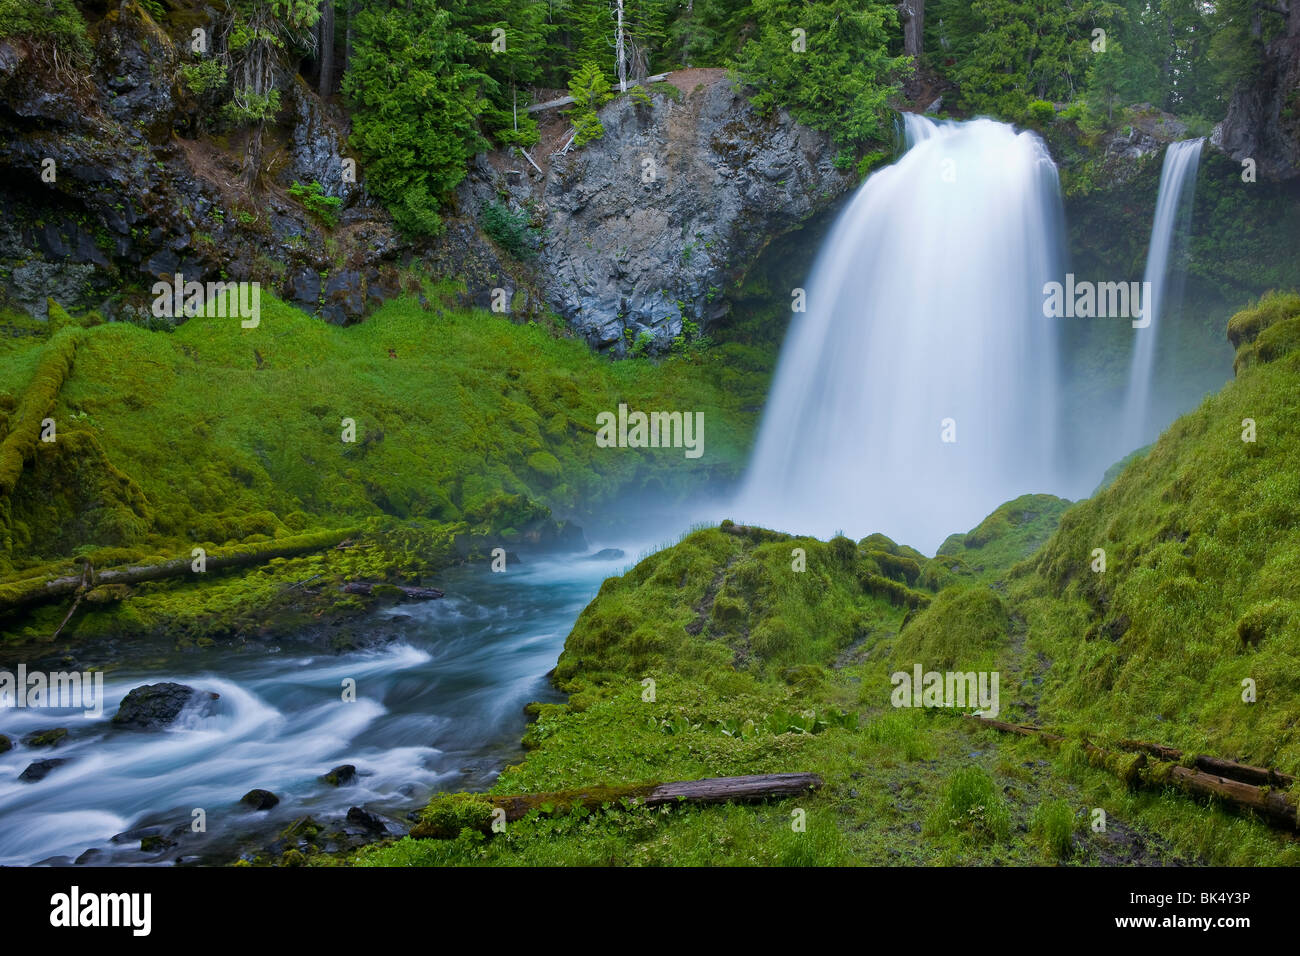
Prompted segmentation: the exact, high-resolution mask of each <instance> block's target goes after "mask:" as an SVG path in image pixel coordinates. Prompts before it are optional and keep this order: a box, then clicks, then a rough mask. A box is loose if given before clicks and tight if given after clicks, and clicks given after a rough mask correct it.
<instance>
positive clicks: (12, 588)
mask: <svg viewBox="0 0 1300 956" xmlns="http://www.w3.org/2000/svg"><path fill="white" fill-rule="evenodd" d="M353 534H355V531H354V529H351V528H346V529H339V530H335V531H317V532H313V533H312V534H302V535H294V536H293V537H291V538H277V539H275V540H272V541H259V542H256V543H254V544H240V545H235V546H233V547H230V548H223V549H222V550H220V551H213V552H210V553H209V554H208V555H207V556H206V557H205V568H206V570H207V571H221V570H225V569H227V568H238V567H244V566H246V565H250V564H261V563H263V562H265V561H270V560H271V559H272V558H286V557H290V556H292V555H295V554H302V553H304V552H308V551H321V550H324V549H325V548H329V547H332V546H334V545H336V544H338V543H339V542H340V541H343V540H344V539H345V538H348V537H349V536H351V535H353ZM193 560H194V559H193V558H192V557H191V556H190V555H186V556H185V557H181V558H172V559H170V560H167V561H157V562H154V563H151V564H136V565H127V566H125V567H119V568H109V569H106V570H104V571H96V572H92V573H91V574H90V575H89V580H87V575H86V574H84V573H82V574H69V575H65V576H63V577H57V578H48V577H43V576H37V577H32V578H24V579H21V580H18V581H10V582H8V583H5V584H0V612H3V611H11V610H14V609H15V608H20V607H25V606H27V605H30V604H40V603H43V602H46V601H53V600H57V599H58V598H63V597H68V596H70V595H75V594H77V593H79V592H82V591H85V590H89V589H90V588H94V587H99V586H101V585H105V584H140V583H142V582H144V581H157V580H160V579H162V578H172V577H180V576H182V575H193V576H197V575H198V573H199V572H195V571H194V570H193Z"/></svg>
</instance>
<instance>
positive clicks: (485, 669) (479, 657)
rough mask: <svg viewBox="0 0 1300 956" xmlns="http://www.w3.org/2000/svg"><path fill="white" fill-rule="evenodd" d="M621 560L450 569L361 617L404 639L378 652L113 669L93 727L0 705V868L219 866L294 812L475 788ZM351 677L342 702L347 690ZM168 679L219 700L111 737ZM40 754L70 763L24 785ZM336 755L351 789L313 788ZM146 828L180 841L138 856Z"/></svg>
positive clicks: (513, 746) (404, 802)
mask: <svg viewBox="0 0 1300 956" xmlns="http://www.w3.org/2000/svg"><path fill="white" fill-rule="evenodd" d="M626 564H627V561H626V560H624V559H622V558H614V559H610V560H604V559H592V558H589V557H588V558H584V557H581V556H566V558H565V559H563V560H556V559H553V558H538V559H537V560H532V559H528V560H527V561H526V563H525V564H523V565H521V566H519V567H513V566H512V568H511V569H510V571H509V572H508V573H506V574H492V573H490V572H489V571H488V570H487V568H486V567H484V566H483V565H474V566H466V567H463V568H456V569H452V570H450V571H447V572H444V573H443V574H442V575H440V577H439V585H440V586H441V587H444V588H445V589H446V590H447V597H446V598H444V599H442V600H440V601H433V602H430V603H428V604H421V605H398V606H396V607H395V608H393V609H392V610H391V611H388V612H379V613H377V614H376V615H375V616H374V617H373V618H372V619H371V620H372V621H373V622H374V626H376V627H377V628H380V629H382V630H384V631H389V632H391V631H393V630H398V632H399V633H401V634H402V637H401V639H400V640H399V641H397V642H394V643H389V644H385V645H383V646H382V647H378V648H374V649H367V650H357V651H350V652H347V653H343V654H333V653H328V652H322V651H321V650H320V649H319V648H317V647H314V646H302V647H297V648H290V647H285V648H280V647H268V648H264V649H257V650H255V651H252V652H250V649H241V648H234V649H231V650H215V649H214V650H211V651H208V652H206V653H205V654H204V655H203V658H202V660H203V664H202V666H201V669H191V667H187V666H186V665H187V662H188V660H189V659H188V658H186V657H183V656H182V657H178V658H176V659H174V660H172V661H168V662H166V663H164V664H163V665H162V666H161V667H151V668H149V669H147V670H145V669H141V670H133V669H124V670H121V671H114V672H112V673H111V674H110V676H109V677H108V679H107V680H106V681H105V687H104V690H105V700H104V713H103V715H102V717H99V718H97V719H96V718H88V717H86V716H85V715H84V714H83V712H82V711H81V710H63V709H57V710H56V709H47V708H38V709H21V710H19V709H12V708H3V709H0V721H2V723H0V730H3V732H4V733H6V734H7V735H8V736H9V737H10V738H11V739H12V740H13V742H14V745H15V746H14V748H13V749H12V750H10V751H8V752H7V753H5V754H2V755H0V822H2V823H3V825H2V826H0V866H8V865H24V864H31V863H36V862H40V861H48V862H51V863H70V862H72V861H73V860H75V859H78V858H81V859H85V860H86V861H87V862H93V863H95V864H106V863H131V864H134V863H149V862H163V861H170V860H173V859H176V858H182V859H185V860H196V859H202V858H204V857H205V856H207V855H209V854H213V855H215V857H216V858H229V857H231V856H233V855H235V853H236V852H238V851H239V850H240V849H241V848H242V847H243V846H244V838H248V842H249V843H251V844H252V845H254V846H256V845H259V844H258V842H257V838H258V836H259V835H260V837H261V844H260V845H265V844H266V843H268V842H270V840H271V838H272V837H273V835H274V834H275V833H276V832H278V831H279V830H281V829H282V828H284V827H285V826H287V825H288V824H289V823H290V822H292V821H293V820H294V819H295V818H297V817H300V816H303V815H305V814H311V815H313V816H314V817H315V818H316V819H317V820H318V821H320V822H323V823H327V824H328V825H329V826H331V827H337V826H342V825H343V824H342V818H343V816H344V814H345V813H346V812H347V809H348V808H349V807H351V806H360V807H365V808H367V809H369V810H372V811H374V812H376V813H379V814H381V815H384V816H386V817H387V818H388V819H389V820H390V821H396V822H397V823H398V824H401V822H402V820H403V818H404V816H405V813H406V812H407V811H408V810H409V809H411V808H412V807H413V806H416V805H418V804H419V803H420V802H422V801H423V800H424V799H425V798H426V797H427V795H428V794H429V793H430V792H432V791H434V790H438V789H464V788H469V789H474V788H483V787H486V786H488V785H490V784H491V782H492V780H493V779H494V778H495V775H496V773H497V772H498V771H499V770H500V769H501V767H502V766H504V764H505V763H506V762H508V761H510V760H512V759H518V758H519V757H520V756H521V754H522V750H521V748H520V745H519V738H520V735H521V734H522V732H523V729H524V720H525V718H524V714H523V706H524V704H525V703H527V702H528V701H530V700H539V699H542V700H550V699H553V696H554V691H553V690H552V689H551V688H550V685H549V683H548V681H547V680H546V678H545V676H544V675H545V674H546V672H547V671H548V670H549V669H550V668H551V667H553V666H554V665H555V661H556V658H557V657H558V656H559V653H560V649H561V648H562V647H563V644H564V639H565V637H566V636H567V635H568V633H569V630H570V629H571V628H572V626H573V621H574V619H575V618H576V617H577V616H578V612H579V611H580V610H581V609H582V608H583V607H584V606H585V605H586V604H587V602H588V601H590V600H591V598H592V597H594V596H595V593H596V590H597V588H599V586H600V583H601V581H603V580H604V579H605V578H606V577H608V576H609V575H611V574H616V573H619V572H620V571H622V570H624V569H625V566H626ZM11 669H12V665H11ZM349 677H350V678H352V679H354V680H355V681H356V686H357V700H356V701H355V702H354V703H344V702H343V700H342V697H341V691H340V688H341V682H342V681H343V679H344V678H349ZM166 680H174V681H179V682H181V683H185V684H190V685H192V686H194V687H196V688H199V689H201V690H206V691H213V692H216V693H217V694H219V695H220V699H219V700H218V701H216V703H215V704H214V705H209V706H205V707H204V708H203V709H202V711H199V710H195V711H187V712H185V713H182V714H181V716H180V717H179V718H178V719H177V720H176V721H175V723H173V724H172V725H171V726H169V727H168V728H166V729H163V730H158V731H153V732H133V731H126V730H115V729H113V727H112V726H111V718H112V716H113V714H114V713H116V711H117V708H118V705H119V704H120V703H121V701H122V698H123V697H124V696H125V695H126V693H127V692H128V691H129V690H130V689H131V688H133V687H136V686H139V685H141V684H145V683H157V682H159V681H166ZM51 727H66V728H68V731H69V735H68V737H67V739H66V740H65V741H64V742H62V743H61V744H59V746H58V747H56V748H54V749H52V750H51V749H48V748H33V747H29V746H26V745H25V744H24V743H23V742H22V738H23V737H24V736H26V735H27V734H30V733H32V732H33V731H37V730H42V729H48V728H51ZM42 758H62V759H64V760H66V761H67V763H66V764H64V765H63V766H60V767H57V768H55V769H54V770H53V771H51V772H50V774H49V775H48V776H47V777H46V778H45V779H43V780H40V781H39V782H35V783H29V782H24V781H21V780H19V775H20V774H21V773H22V772H23V770H24V768H26V767H27V766H28V765H29V764H30V763H32V762H33V761H35V760H39V759H42ZM344 763H349V764H353V765H355V766H356V768H357V774H358V775H357V779H356V781H355V782H354V783H352V784H349V785H346V786H342V787H338V788H335V787H332V786H329V785H328V784H325V783H323V782H322V781H321V780H320V776H321V775H322V774H324V773H325V772H326V771H328V770H329V769H331V768H332V767H335V766H338V765H339V764H344ZM254 787H262V788H265V789H268V790H271V791H273V792H274V793H275V794H277V795H278V796H279V797H280V800H281V802H280V804H279V806H277V807H275V808H274V809H273V810H271V811H270V812H267V813H251V812H248V811H247V810H245V809H244V808H242V807H240V806H239V804H238V801H239V798H240V797H241V796H242V795H243V794H244V793H246V792H248V791H249V790H250V789H252V788H254ZM196 807H198V808H203V809H204V810H205V812H206V814H207V832H206V834H195V833H194V832H193V830H192V827H191V823H192V812H193V810H194V808H196ZM154 833H159V834H163V835H167V836H170V837H172V838H173V839H175V840H177V841H178V846H177V847H176V848H174V849H172V850H169V851H167V852H164V853H162V854H161V855H160V854H159V853H157V852H153V853H143V852H141V850H140V840H141V836H142V835H145V834H154ZM115 838H116V839H115ZM88 850H89V851H91V852H90V853H89V854H87V856H85V857H82V854H83V853H85V852H86V851H88Z"/></svg>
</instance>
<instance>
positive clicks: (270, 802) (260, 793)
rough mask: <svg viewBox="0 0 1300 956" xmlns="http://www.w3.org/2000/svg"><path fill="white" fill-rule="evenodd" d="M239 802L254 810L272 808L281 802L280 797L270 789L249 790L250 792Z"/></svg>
mask: <svg viewBox="0 0 1300 956" xmlns="http://www.w3.org/2000/svg"><path fill="white" fill-rule="evenodd" d="M239 802H240V803H242V804H244V805H245V806H248V807H251V808H253V809H254V810H270V809H271V808H272V807H274V806H275V805H276V804H277V803H279V802H280V798H279V797H277V796H276V795H275V794H273V793H272V792H271V791H270V790H261V789H258V790H250V791H248V793H246V794H244V795H243V796H242V797H240V798H239Z"/></svg>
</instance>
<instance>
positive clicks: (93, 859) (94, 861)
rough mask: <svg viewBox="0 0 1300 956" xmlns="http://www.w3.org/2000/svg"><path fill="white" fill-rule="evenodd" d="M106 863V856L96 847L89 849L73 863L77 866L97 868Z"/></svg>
mask: <svg viewBox="0 0 1300 956" xmlns="http://www.w3.org/2000/svg"><path fill="white" fill-rule="evenodd" d="M107 861H108V854H107V853H105V852H104V851H103V850H101V849H99V848H98V847H91V848H90V849H89V850H87V851H86V852H85V853H83V854H81V856H79V857H77V858H76V859H75V860H73V861H72V862H74V863H75V864H77V866H99V865H101V864H103V863H105V862H107Z"/></svg>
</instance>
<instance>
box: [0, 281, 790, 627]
mask: <svg viewBox="0 0 1300 956" xmlns="http://www.w3.org/2000/svg"><path fill="white" fill-rule="evenodd" d="M14 328H15V329H17V328H19V327H18V326H15V327H14ZM268 332H269V333H270V334H269V335H268ZM75 341H80V343H81V344H80V345H78V346H77V347H76V351H77V361H76V362H75V364H74V363H73V362H72V346H73V343H74V342H75ZM3 343H4V345H5V346H6V348H7V349H8V351H6V353H5V354H4V358H3V361H0V390H3V391H4V392H7V393H8V394H11V395H14V396H19V400H18V401H17V402H14V403H13V405H12V406H11V407H10V408H9V409H5V408H4V407H3V403H0V412H5V413H6V414H5V419H6V421H7V423H8V425H9V429H8V439H7V440H6V443H5V444H4V446H0V447H3V451H0V462H2V463H3V474H4V475H5V476H7V478H8V480H13V481H15V482H16V486H17V491H16V492H15V495H14V497H13V499H12V500H11V502H10V504H11V506H12V513H11V518H12V522H11V525H10V527H11V530H12V534H13V539H12V540H13V542H14V545H15V548H14V551H13V553H12V556H13V558H14V560H15V562H16V563H18V564H32V563H35V562H37V561H45V560H50V559H53V558H57V557H64V556H68V555H70V554H71V552H72V550H73V549H75V548H76V547H78V546H81V545H89V546H99V547H103V546H108V545H110V544H111V545H118V544H123V543H125V544H126V545H127V546H129V547H132V548H134V549H135V551H134V552H133V553H134V555H135V556H137V557H147V556H150V555H153V554H155V553H158V551H160V550H161V551H164V552H165V551H173V550H175V549H177V548H181V547H183V548H184V551H185V553H188V551H189V548H190V547H192V546H193V543H203V542H209V543H212V544H213V545H221V544H224V543H226V542H227V541H230V540H232V539H233V540H243V539H244V538H245V537H247V536H249V535H253V534H263V535H267V536H278V535H282V534H284V533H286V532H287V531H290V530H305V529H309V528H312V527H337V526H340V525H346V524H350V523H352V522H353V521H357V520H362V519H367V518H374V519H381V518H392V519H399V520H412V521H413V520H429V521H437V522H447V523H452V522H458V521H462V520H463V521H466V522H469V523H471V524H486V525H490V526H492V527H495V528H498V529H502V530H504V529H509V528H511V527H513V528H515V529H516V530H519V531H523V530H524V529H525V528H526V527H527V526H528V525H529V524H530V523H531V522H533V521H535V520H536V519H537V518H538V517H539V515H544V514H545V508H544V507H542V506H541V505H538V504H536V503H537V502H538V501H541V502H543V503H544V504H545V505H548V506H552V507H554V508H556V509H560V508H563V509H565V510H566V511H569V512H571V513H572V512H575V511H581V510H582V509H584V508H590V507H596V506H597V502H599V501H601V500H609V496H613V495H616V494H617V493H618V489H619V488H620V487H624V486H625V485H626V483H628V482H631V481H633V480H644V479H645V477H646V476H647V475H651V474H653V475H655V476H656V477H655V478H654V480H655V481H656V483H659V484H660V485H662V486H663V487H664V489H665V490H666V491H667V492H668V493H669V494H670V495H674V494H680V493H682V491H683V490H684V489H686V488H688V487H692V486H694V484H695V483H696V482H700V481H708V480H711V479H714V478H722V477H727V476H734V475H735V474H736V472H737V471H738V469H739V468H740V467H741V464H742V463H743V457H744V450H745V449H746V448H747V447H748V442H749V439H750V434H751V431H752V428H753V427H754V423H755V414H754V412H753V411H752V410H751V411H746V412H742V411H741V408H742V407H746V406H749V407H756V406H757V405H758V403H759V400H760V397H761V394H762V387H763V381H764V380H763V377H762V376H761V375H758V376H755V375H754V374H753V373H752V372H749V373H747V372H744V371H742V370H737V369H734V368H732V367H731V364H732V363H731V359H730V358H729V355H730V350H729V349H728V348H727V347H720V348H719V349H717V350H715V352H716V359H715V358H714V353H710V356H708V357H707V361H706V360H704V359H702V360H701V361H699V362H695V363H686V362H681V361H677V360H673V359H669V360H667V361H665V362H663V363H662V364H660V365H658V366H650V365H648V364H647V363H617V364H611V363H609V362H607V361H604V360H602V359H599V358H597V357H594V356H593V355H592V354H591V352H590V350H589V349H588V348H587V347H586V345H585V344H583V343H582V342H581V341H578V340H574V339H565V338H558V337H556V336H555V335H554V334H552V333H551V332H550V331H548V330H546V329H545V328H543V327H541V326H539V325H516V324H514V323H512V322H511V321H509V320H508V319H507V318H504V317H502V316H499V315H494V314H490V313H481V312H469V311H461V310H458V309H454V308H450V307H447V308H445V309H439V314H435V313H434V312H433V311H425V310H423V309H421V308H420V306H419V305H418V304H417V303H416V302H415V301H414V300H413V299H404V300H399V301H394V302H390V303H388V304H386V305H385V306H384V307H383V308H382V309H380V310H379V311H378V312H377V313H375V314H374V315H373V316H371V317H370V318H369V319H368V320H367V321H366V322H364V323H361V324H359V325H355V326H350V327H348V328H339V327H336V326H332V325H328V324H326V323H322V322H320V321H319V320H318V319H315V318H312V317H310V316H308V315H306V314H304V313H302V312H300V311H299V310H297V309H294V308H291V307H289V306H287V305H284V304H283V303H280V302H278V301H276V300H274V299H273V298H272V297H271V296H270V295H268V294H265V293H264V294H263V296H262V302H261V325H260V326H259V328H258V329H256V330H244V329H240V328H239V323H238V321H237V320H231V319H226V318H216V317H209V316H198V317H195V318H193V319H190V320H188V321H186V322H184V323H182V324H180V325H179V326H177V327H176V329H175V331H173V332H171V333H169V334H166V335H164V334H159V333H155V332H150V331H147V330H146V329H143V328H141V327H138V326H133V325H130V324H127V323H112V324H107V325H99V326H96V327H94V328H90V329H81V328H78V327H76V326H71V327H64V328H63V329H62V330H60V331H59V332H58V333H57V334H56V335H55V336H54V338H53V339H51V340H50V341H49V342H48V343H45V342H44V341H43V340H42V339H40V338H34V337H30V336H27V337H19V336H16V335H15V336H6V337H4V338H3ZM254 348H256V350H257V353H258V356H257V357H259V358H260V362H259V361H255V356H254V354H253V349H254ZM83 349H84V350H85V351H84V352H83V351H82V350H83ZM390 349H392V351H393V356H391V357H390V354H389V350H390ZM259 365H260V367H259ZM69 368H71V372H70V373H69V372H68V371H67V370H68V369H69ZM503 369H505V370H509V371H510V372H511V373H512V374H509V375H507V374H502V370H503ZM413 370H418V374H416V373H415V372H413ZM620 401H634V402H635V403H636V404H637V405H638V406H640V407H649V408H655V407H661V408H662V407H672V406H673V405H674V404H676V403H688V405H687V407H691V408H698V409H703V410H706V414H707V415H708V419H709V423H710V431H709V445H708V449H709V453H708V455H707V456H706V457H705V458H703V459H700V460H698V461H697V460H691V461H689V462H688V463H686V464H684V463H683V461H684V460H683V458H682V456H681V450H680V449H663V450H654V451H653V452H652V453H650V454H645V455H629V454H610V453H608V451H606V450H603V449H599V448H597V447H596V444H595V442H594V440H593V438H592V434H593V431H594V428H595V424H594V423H595V419H596V415H597V413H598V412H599V411H601V410H605V409H610V408H616V407H617V405H618V403H619V402H620ZM270 408H274V409H276V410H277V411H276V413H275V414H274V415H268V413H267V409H270ZM47 414H48V415H49V416H51V417H53V418H55V419H56V421H57V422H58V428H59V432H58V435H59V440H58V442H57V443H56V444H55V445H54V446H52V447H51V448H50V449H49V452H50V454H41V455H38V456H37V460H38V461H39V462H42V463H43V464H41V465H40V468H41V469H44V470H41V471H36V472H32V473H31V474H28V472H27V470H24V468H23V464H22V463H23V461H24V459H27V458H28V450H29V449H30V447H31V444H32V443H33V442H35V441H37V440H38V438H37V434H38V432H39V428H40V422H41V420H42V419H43V418H45V417H46V416H47ZM344 417H353V418H355V419H356V421H357V426H358V433H357V441H356V442H355V443H344V442H342V441H341V440H340V428H341V425H340V422H341V420H342V419H343V418H344ZM164 433H165V434H169V435H172V436H173V440H171V441H169V442H168V443H167V444H166V445H165V446H164V445H160V444H159V443H158V442H157V441H156V436H157V435H158V434H164ZM78 434H80V435H81V436H83V437H81V438H76V437H74V436H75V435H78ZM433 436H436V440H435V437H433ZM484 436H491V445H490V447H491V449H492V452H491V454H489V455H486V456H485V454H484V450H485V448H486V447H488V446H485V445H484V441H485V438H484ZM65 446H66V450H65ZM31 467H34V466H29V469H30V468H31ZM637 476H639V477H637ZM54 488H58V489H59V490H58V491H57V492H56V491H54V490H52V489H54ZM142 502H144V503H143V504H142ZM536 508H541V511H540V512H539V511H536V510H533V509H536ZM101 517H102V518H103V522H102V525H100V526H97V525H96V524H95V522H96V521H99V520H100V519H101ZM20 526H21V527H20ZM96 527H98V528H99V530H96ZM8 553H9V552H8V550H7V549H6V550H5V551H4V553H3V554H0V558H3V556H4V554H8ZM121 560H130V556H127V557H124V558H122V559H121ZM57 624H58V622H57V621H56V622H55V626H57Z"/></svg>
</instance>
